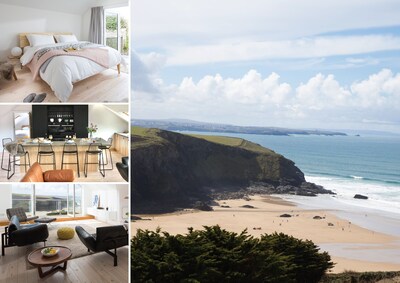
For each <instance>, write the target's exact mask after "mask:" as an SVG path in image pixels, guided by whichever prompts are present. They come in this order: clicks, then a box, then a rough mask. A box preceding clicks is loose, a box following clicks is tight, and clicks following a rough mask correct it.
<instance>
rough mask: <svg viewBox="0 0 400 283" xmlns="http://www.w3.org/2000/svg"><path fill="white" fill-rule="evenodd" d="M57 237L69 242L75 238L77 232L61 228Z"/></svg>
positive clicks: (68, 228)
mask: <svg viewBox="0 0 400 283" xmlns="http://www.w3.org/2000/svg"><path fill="white" fill-rule="evenodd" d="M57 236H58V238H59V239H60V240H69V239H72V238H73V237H74V236H75V230H74V229H73V228H70V227H61V228H60V229H58V230H57Z"/></svg>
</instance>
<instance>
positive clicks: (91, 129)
mask: <svg viewBox="0 0 400 283" xmlns="http://www.w3.org/2000/svg"><path fill="white" fill-rule="evenodd" d="M98 129H99V128H98V127H97V125H95V124H93V123H90V127H86V130H87V131H88V133H89V138H93V133H95V132H97V130H98Z"/></svg>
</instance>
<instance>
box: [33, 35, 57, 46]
mask: <svg viewBox="0 0 400 283" xmlns="http://www.w3.org/2000/svg"><path fill="white" fill-rule="evenodd" d="M26 37H27V38H28V40H29V43H30V45H31V46H38V45H43V44H54V43H56V42H55V41H54V37H53V36H52V35H46V34H28V35H27V36H26Z"/></svg>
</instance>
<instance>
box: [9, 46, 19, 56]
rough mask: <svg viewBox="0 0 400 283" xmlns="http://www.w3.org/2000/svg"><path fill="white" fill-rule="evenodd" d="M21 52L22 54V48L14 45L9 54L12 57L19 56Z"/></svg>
mask: <svg viewBox="0 0 400 283" xmlns="http://www.w3.org/2000/svg"><path fill="white" fill-rule="evenodd" d="M21 54H22V49H21V48H20V47H18V46H16V47H13V48H12V49H11V55H12V56H14V57H19V56H21Z"/></svg>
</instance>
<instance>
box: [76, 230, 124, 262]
mask: <svg viewBox="0 0 400 283" xmlns="http://www.w3.org/2000/svg"><path fill="white" fill-rule="evenodd" d="M75 231H76V234H77V235H78V237H79V239H80V240H81V241H82V243H83V244H84V245H85V246H86V247H87V248H88V252H90V251H92V252H95V253H98V252H106V253H108V254H109V255H111V256H112V257H113V258H114V266H117V265H118V257H117V248H120V247H123V246H126V245H128V231H127V230H126V229H125V227H124V226H123V225H116V226H107V227H98V228H97V229H96V234H89V233H88V232H87V231H86V230H85V229H83V228H82V227H81V226H76V227H75ZM111 250H114V253H113V252H111Z"/></svg>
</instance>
